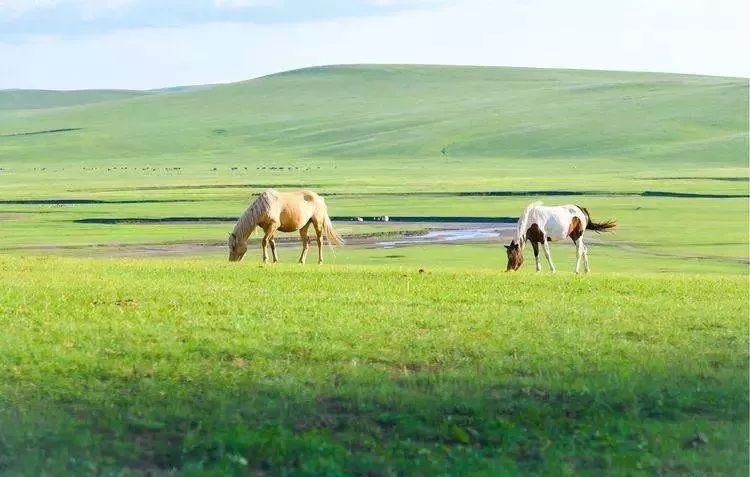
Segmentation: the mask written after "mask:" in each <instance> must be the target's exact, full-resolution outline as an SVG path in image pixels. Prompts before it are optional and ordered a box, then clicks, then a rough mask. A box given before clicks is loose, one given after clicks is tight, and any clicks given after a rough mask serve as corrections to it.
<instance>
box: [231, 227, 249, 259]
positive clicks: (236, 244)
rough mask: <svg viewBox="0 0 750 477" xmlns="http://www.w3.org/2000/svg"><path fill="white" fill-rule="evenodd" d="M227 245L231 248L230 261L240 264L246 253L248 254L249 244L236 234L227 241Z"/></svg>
mask: <svg viewBox="0 0 750 477" xmlns="http://www.w3.org/2000/svg"><path fill="white" fill-rule="evenodd" d="M227 245H228V246H229V261H230V262H239V261H240V260H242V257H243V256H244V255H245V252H247V244H246V243H245V242H244V241H243V240H240V239H239V238H238V237H237V236H236V235H235V234H234V233H231V234H229V238H228V239H227Z"/></svg>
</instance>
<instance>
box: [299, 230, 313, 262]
mask: <svg viewBox="0 0 750 477" xmlns="http://www.w3.org/2000/svg"><path fill="white" fill-rule="evenodd" d="M309 228H310V222H308V223H307V224H305V226H304V227H302V228H301V229H299V236H300V238H302V255H300V257H299V263H302V264H304V263H305V260H307V251H308V250H310V237H309V236H308V235H307V229H309Z"/></svg>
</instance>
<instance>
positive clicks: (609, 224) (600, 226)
mask: <svg viewBox="0 0 750 477" xmlns="http://www.w3.org/2000/svg"><path fill="white" fill-rule="evenodd" d="M577 207H578V208H579V209H581V211H582V212H583V213H584V214H586V230H593V231H594V232H596V233H598V234H600V233H602V232H609V231H610V230H612V229H614V228H615V227H617V221H616V220H605V221H603V222H594V221H593V220H591V215H590V214H589V211H588V210H587V209H586V208H585V207H581V206H580V205H579V206H577Z"/></svg>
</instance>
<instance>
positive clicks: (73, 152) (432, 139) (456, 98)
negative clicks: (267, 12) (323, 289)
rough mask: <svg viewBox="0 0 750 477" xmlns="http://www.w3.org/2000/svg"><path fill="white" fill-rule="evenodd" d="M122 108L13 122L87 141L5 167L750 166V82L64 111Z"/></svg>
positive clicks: (350, 88)
mask: <svg viewBox="0 0 750 477" xmlns="http://www.w3.org/2000/svg"><path fill="white" fill-rule="evenodd" d="M6 94H8V93H7V92H6ZM113 94H124V95H128V98H127V99H123V100H120V101H117V102H114V103H113V102H106V103H99V104H96V103H94V104H84V105H80V106H75V107H70V108H65V109H62V110H54V111H44V112H41V113H39V114H33V115H29V114H27V113H19V114H17V115H11V116H10V117H9V118H5V119H4V120H3V121H2V124H0V134H8V133H17V132H19V131H23V132H34V131H45V130H57V129H63V128H81V129H80V130H78V131H76V132H71V133H67V134H56V135H55V136H54V137H53V136H48V137H38V138H34V139H33V140H29V139H27V138H15V139H8V138H7V137H5V138H3V139H2V142H0V162H2V163H4V164H6V165H8V164H19V163H21V162H22V161H23V162H26V161H29V160H32V161H34V162H37V163H46V164H52V163H54V164H60V163H62V162H65V161H92V162H100V163H103V164H111V163H112V161H113V160H120V161H122V160H125V159H127V160H149V161H152V162H157V161H158V162H159V164H176V163H178V164H181V165H187V164H190V163H192V162H194V161H196V160H200V159H202V158H205V157H211V158H212V159H214V158H215V159H217V160H219V161H221V160H224V159H231V160H235V161H236V160H243V161H247V162H257V161H259V160H261V159H262V158H265V157H269V156H271V157H276V158H279V157H293V158H300V159H301V158H309V157H314V158H356V159H361V158H367V159H374V158H377V159H378V160H387V159H392V158H396V159H399V160H401V159H403V158H404V157H408V158H421V159H439V158H441V157H443V156H444V155H447V156H448V157H450V158H467V159H470V158H529V159H538V158H565V159H569V158H571V157H573V158H578V159H581V160H586V159H590V158H599V159H602V158H606V159H612V160H615V161H617V162H620V161H624V162H640V161H643V160H647V161H649V162H671V163H680V164H683V165H684V164H700V165H707V164H711V165H734V166H742V165H745V164H746V160H747V157H746V153H747V147H748V132H747V127H746V126H747V119H748V88H747V80H745V79H733V78H713V77H697V76H684V75H669V74H652V73H615V72H591V71H568V70H544V69H519V68H488V67H438V66H332V67H320V68H310V69H303V70H296V71H291V72H287V73H281V74H277V75H271V76H267V77H264V78H259V79H255V80H250V81H245V82H241V83H235V84H229V85H220V86H214V87H209V88H205V89H200V90H196V91H189V92H184V93H181V94H161V95H145V96H133V95H134V94H135V93H122V92H121V93H112V92H89V93H86V92H81V93H76V95H75V96H73V97H71V98H68V97H67V96H65V98H67V99H69V101H70V102H71V104H73V103H83V102H85V101H87V100H91V99H93V98H101V97H110V98H111V95H113ZM45 96H46V95H45V94H44V93H42V92H38V93H28V98H27V99H26V103H27V105H29V104H48V103H55V104H59V105H62V103H63V99H62V97H60V98H58V99H56V100H51V99H50V100H48V99H46V98H45ZM84 96H86V97H84ZM5 102H6V103H8V102H9V103H10V104H13V103H19V102H23V101H22V100H17V101H13V100H10V101H8V100H6V101H5ZM82 144H85V145H86V147H81V145H82ZM441 151H444V152H441Z"/></svg>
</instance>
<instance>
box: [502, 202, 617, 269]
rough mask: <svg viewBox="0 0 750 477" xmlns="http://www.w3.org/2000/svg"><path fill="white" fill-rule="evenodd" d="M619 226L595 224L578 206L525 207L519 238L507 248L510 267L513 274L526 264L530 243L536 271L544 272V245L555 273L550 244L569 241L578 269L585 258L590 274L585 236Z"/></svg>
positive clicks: (518, 232)
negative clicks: (541, 258)
mask: <svg viewBox="0 0 750 477" xmlns="http://www.w3.org/2000/svg"><path fill="white" fill-rule="evenodd" d="M616 225H617V222H615V221H614V220H606V221H604V222H598V223H597V222H592V221H591V216H590V215H589V211H588V210H586V209H585V208H584V207H579V206H577V205H560V206H556V207H545V206H543V205H542V203H541V202H533V203H531V204H529V205H528V207H526V210H524V212H523V215H521V217H519V219H518V225H517V226H516V236H515V238H514V239H513V240H512V241H511V242H510V245H506V246H505V248H506V249H507V253H508V267H507V268H506V270H505V271H506V272H507V271H510V270H518V269H519V268H521V265H522V264H523V247H524V244H525V243H526V241H527V240H528V241H529V242H531V246H532V247H534V260H536V271H537V272H538V271H540V270H541V269H542V267H541V264H540V263H539V244H542V248H543V249H544V256H545V257H546V258H547V263H548V264H549V269H550V270H551V271H552V272H553V273H554V272H555V265H554V264H553V263H552V258H551V257H550V254H549V242H555V241H557V240H564V239H565V238H567V237H570V239H571V240H573V243H574V244H575V246H576V267H575V272H576V273H578V268H579V266H580V264H581V257H583V266H584V269H585V270H586V273H588V272H589V256H588V250H587V249H586V247H585V246H584V245H583V232H584V231H585V230H593V231H594V232H597V233H601V232H607V231H609V230H611V229H613V228H615V226H616Z"/></svg>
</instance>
